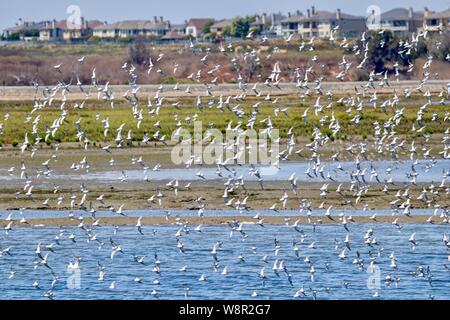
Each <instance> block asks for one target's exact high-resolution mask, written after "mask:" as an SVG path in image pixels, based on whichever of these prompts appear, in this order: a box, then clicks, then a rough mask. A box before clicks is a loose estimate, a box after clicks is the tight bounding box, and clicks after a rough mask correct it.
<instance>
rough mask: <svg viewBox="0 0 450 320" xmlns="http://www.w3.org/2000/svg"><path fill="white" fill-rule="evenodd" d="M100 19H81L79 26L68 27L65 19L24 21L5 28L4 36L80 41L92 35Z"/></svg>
mask: <svg viewBox="0 0 450 320" xmlns="http://www.w3.org/2000/svg"><path fill="white" fill-rule="evenodd" d="M99 24H101V22H100V21H87V20H85V19H84V18H82V19H81V25H80V26H79V27H70V26H69V25H68V24H67V21H56V20H52V21H41V22H24V23H21V24H19V25H17V26H15V27H12V28H8V29H6V30H5V36H6V37H7V38H10V37H11V36H12V35H14V34H19V38H20V39H21V40H27V39H38V40H40V41H80V40H85V39H87V38H89V37H90V36H92V34H93V28H94V27H95V26H97V25H99Z"/></svg>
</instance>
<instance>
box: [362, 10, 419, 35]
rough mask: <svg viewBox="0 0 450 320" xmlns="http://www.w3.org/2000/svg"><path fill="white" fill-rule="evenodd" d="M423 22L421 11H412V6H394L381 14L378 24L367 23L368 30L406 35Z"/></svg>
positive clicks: (414, 30)
mask: <svg viewBox="0 0 450 320" xmlns="http://www.w3.org/2000/svg"><path fill="white" fill-rule="evenodd" d="M422 23H423V12H418V11H416V12H415V11H414V10H413V8H409V9H405V8H396V9H392V10H389V11H386V12H384V13H382V14H381V17H380V25H369V26H368V28H369V30H379V29H381V30H386V31H391V32H392V33H393V34H395V35H398V36H408V35H409V34H410V33H412V32H416V31H417V28H419V27H420V26H421V25H422Z"/></svg>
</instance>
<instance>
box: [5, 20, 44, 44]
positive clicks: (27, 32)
mask: <svg viewBox="0 0 450 320" xmlns="http://www.w3.org/2000/svg"><path fill="white" fill-rule="evenodd" d="M48 22H49V21H42V22H27V21H26V22H23V21H22V20H19V23H18V24H17V25H15V26H14V27H11V28H7V29H5V30H3V35H4V37H5V38H7V39H11V38H12V37H14V36H18V39H20V40H31V39H33V38H39V30H40V29H41V28H42V27H43V26H44V25H45V24H46V23H48Z"/></svg>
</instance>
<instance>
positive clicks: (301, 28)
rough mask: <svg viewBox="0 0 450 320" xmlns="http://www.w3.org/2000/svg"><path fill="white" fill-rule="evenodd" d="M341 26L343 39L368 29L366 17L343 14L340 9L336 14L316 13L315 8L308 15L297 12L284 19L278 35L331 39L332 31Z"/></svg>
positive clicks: (338, 30)
mask: <svg viewBox="0 0 450 320" xmlns="http://www.w3.org/2000/svg"><path fill="white" fill-rule="evenodd" d="M337 26H339V28H338V29H337V34H338V35H340V36H343V37H356V36H358V35H359V34H361V33H362V32H363V31H364V30H365V29H366V20H365V18H364V17H360V16H353V15H350V14H346V13H342V12H341V10H340V9H337V10H336V12H334V13H333V12H329V11H316V10H315V7H314V6H313V7H311V9H308V10H307V13H306V15H303V14H302V13H301V12H297V14H296V15H294V16H292V15H290V14H288V17H286V18H284V19H282V20H281V21H280V23H279V25H278V27H277V34H278V35H282V36H287V35H289V34H293V33H297V34H299V35H301V36H302V37H303V38H306V39H308V38H311V37H318V38H322V37H329V36H330V35H331V31H332V30H333V29H334V28H336V27H337Z"/></svg>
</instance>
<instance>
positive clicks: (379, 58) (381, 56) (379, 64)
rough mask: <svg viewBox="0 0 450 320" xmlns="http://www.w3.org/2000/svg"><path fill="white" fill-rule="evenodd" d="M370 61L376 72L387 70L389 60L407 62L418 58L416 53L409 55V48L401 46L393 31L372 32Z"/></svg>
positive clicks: (369, 42)
mask: <svg viewBox="0 0 450 320" xmlns="http://www.w3.org/2000/svg"><path fill="white" fill-rule="evenodd" d="M368 45H369V50H368V62H369V63H370V64H371V65H372V66H373V67H374V68H375V72H382V71H384V70H385V64H386V63H388V62H399V63H400V64H403V65H405V64H407V63H408V62H409V61H412V60H414V59H415V58H416V55H415V54H410V55H407V54H406V52H407V51H408V50H407V49H405V48H403V47H401V46H400V41H399V39H398V38H397V37H395V36H394V35H393V34H392V32H390V31H385V32H383V33H379V32H375V31H374V32H371V33H370V34H369V35H368Z"/></svg>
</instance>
